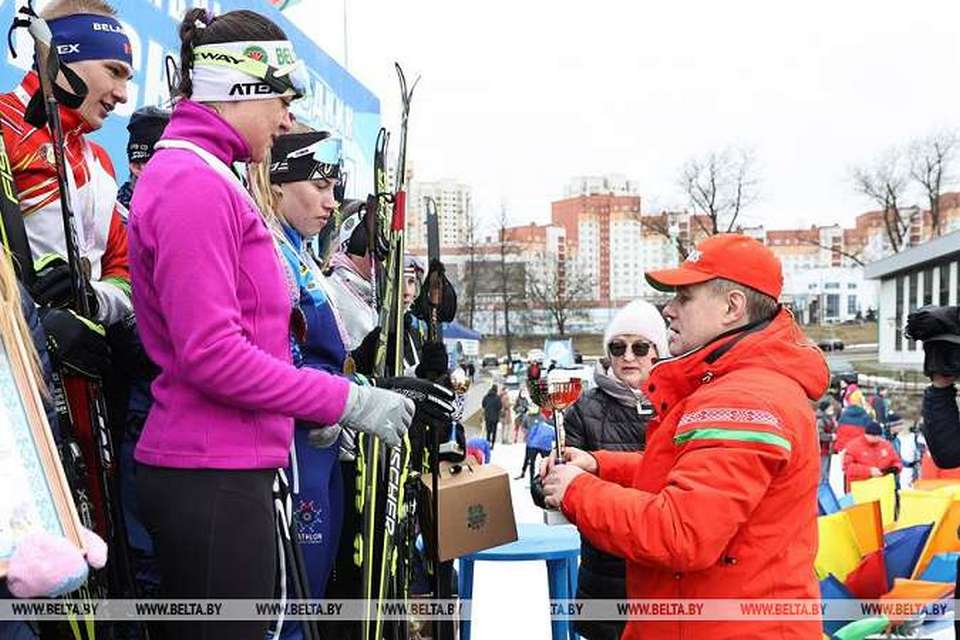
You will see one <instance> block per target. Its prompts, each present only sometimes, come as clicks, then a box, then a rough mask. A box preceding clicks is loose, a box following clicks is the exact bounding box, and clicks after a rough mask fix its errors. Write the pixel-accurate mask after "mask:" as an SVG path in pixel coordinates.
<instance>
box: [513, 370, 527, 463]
mask: <svg viewBox="0 0 960 640" xmlns="http://www.w3.org/2000/svg"><path fill="white" fill-rule="evenodd" d="M529 408H530V401H529V400H527V396H526V394H525V393H524V391H523V389H521V390H520V393H518V394H517V401H516V402H515V403H514V404H513V444H517V442H518V441H519V440H521V439H523V438H525V437H526V435H525V434H526V428H525V427H526V420H527V410H528V409H529ZM521 475H522V474H521Z"/></svg>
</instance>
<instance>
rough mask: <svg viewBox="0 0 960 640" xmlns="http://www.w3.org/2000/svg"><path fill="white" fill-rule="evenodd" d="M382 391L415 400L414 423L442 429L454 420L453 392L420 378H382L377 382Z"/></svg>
mask: <svg viewBox="0 0 960 640" xmlns="http://www.w3.org/2000/svg"><path fill="white" fill-rule="evenodd" d="M376 385H377V386H378V387H380V388H381V389H389V390H390V391H394V392H396V393H399V394H401V395H403V396H406V397H408V398H410V399H411V400H413V402H414V404H415V405H417V413H416V414H415V415H414V416H413V421H414V423H417V422H420V423H422V424H428V425H430V426H433V427H437V428H440V429H443V428H446V427H448V426H449V425H450V421H451V420H453V414H454V411H455V408H454V405H453V399H454V398H453V391H451V390H450V389H447V388H446V387H441V386H440V385H438V384H434V383H433V382H428V381H427V380H421V379H420V378H408V377H398V378H381V379H380V380H377V381H376Z"/></svg>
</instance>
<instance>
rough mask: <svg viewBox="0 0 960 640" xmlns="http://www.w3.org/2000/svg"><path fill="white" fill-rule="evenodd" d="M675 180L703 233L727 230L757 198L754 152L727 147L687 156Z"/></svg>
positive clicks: (735, 225)
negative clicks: (697, 155) (687, 158)
mask: <svg viewBox="0 0 960 640" xmlns="http://www.w3.org/2000/svg"><path fill="white" fill-rule="evenodd" d="M678 183H679V186H680V189H681V190H682V192H683V193H684V195H685V196H686V197H687V199H688V200H689V202H690V207H691V208H692V210H693V214H694V215H693V217H692V221H693V223H695V224H696V225H697V226H698V227H699V228H700V231H701V232H702V233H703V235H708V236H712V235H716V234H718V233H730V232H732V231H734V230H735V229H736V228H737V219H738V218H739V217H740V214H741V213H742V212H743V210H744V209H745V208H747V207H748V206H750V205H751V204H753V203H754V202H755V201H756V199H757V195H758V193H757V186H758V183H759V180H758V178H757V172H756V162H755V158H754V154H753V152H752V151H749V150H746V149H731V148H727V149H723V150H722V151H711V152H710V153H708V154H706V155H705V156H702V157H694V158H690V159H689V160H687V161H686V162H685V163H684V165H683V167H681V169H680V177H679V179H678Z"/></svg>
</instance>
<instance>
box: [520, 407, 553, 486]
mask: <svg viewBox="0 0 960 640" xmlns="http://www.w3.org/2000/svg"><path fill="white" fill-rule="evenodd" d="M551 416H552V413H551V411H550V409H544V410H543V413H542V414H541V413H537V414H536V415H535V416H534V420H533V422H532V424H530V426H529V427H528V428H527V447H526V452H525V453H526V455H525V456H524V458H523V468H522V469H520V475H518V476H517V477H516V478H514V479H515V480H521V479H523V474H525V473H526V472H527V468H528V467H529V468H530V480H531V482H532V481H533V474H534V473H536V470H537V456H543V457H544V458H546V457H549V456H550V451H551V450H552V449H553V443H554V441H556V439H557V430H556V428H555V427H554V425H553V423H552V422H551V421H550V418H551Z"/></svg>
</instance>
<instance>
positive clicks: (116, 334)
mask: <svg viewBox="0 0 960 640" xmlns="http://www.w3.org/2000/svg"><path fill="white" fill-rule="evenodd" d="M107 343H108V344H109V345H110V352H111V353H112V354H113V356H114V357H113V364H114V368H115V369H116V371H117V373H118V374H120V375H122V376H123V377H124V378H127V379H128V381H129V380H131V379H135V378H140V379H148V380H150V379H153V378H155V377H156V376H157V374H158V373H160V368H159V367H157V365H155V364H154V363H153V361H152V360H150V357H149V356H148V355H147V352H146V350H145V349H144V348H143V342H141V341H140V334H139V333H138V332H137V318H136V316H135V315H133V314H132V313H131V314H128V315H127V316H126V317H124V318H123V319H122V320H121V321H120V322H115V323H113V324H112V325H110V326H109V327H107Z"/></svg>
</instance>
